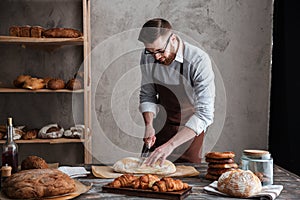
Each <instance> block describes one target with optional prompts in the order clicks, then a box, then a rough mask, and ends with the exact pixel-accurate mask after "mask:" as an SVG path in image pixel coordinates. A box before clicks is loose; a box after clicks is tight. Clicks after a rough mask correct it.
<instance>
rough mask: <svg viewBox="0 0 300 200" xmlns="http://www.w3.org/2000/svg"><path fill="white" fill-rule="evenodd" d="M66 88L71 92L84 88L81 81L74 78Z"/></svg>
mask: <svg viewBox="0 0 300 200" xmlns="http://www.w3.org/2000/svg"><path fill="white" fill-rule="evenodd" d="M66 88H67V89H69V90H79V89H81V88H82V84H81V81H80V80H78V79H75V78H72V79H70V80H69V81H68V82H67V85H66Z"/></svg>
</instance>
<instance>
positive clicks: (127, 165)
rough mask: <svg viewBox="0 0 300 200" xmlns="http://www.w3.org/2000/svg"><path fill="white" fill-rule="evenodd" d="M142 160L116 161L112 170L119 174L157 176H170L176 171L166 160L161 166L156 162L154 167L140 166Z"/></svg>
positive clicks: (130, 158) (127, 159) (129, 158)
mask: <svg viewBox="0 0 300 200" xmlns="http://www.w3.org/2000/svg"><path fill="white" fill-rule="evenodd" d="M142 161H143V160H142V158H135V157H127V158H123V159H121V160H119V161H117V162H116V163H115V164H114V165H113V169H114V171H116V172H121V173H133V174H159V175H167V174H172V173H174V172H175V171H176V167H175V165H174V164H173V163H172V162H171V161H169V160H166V161H165V162H164V163H163V165H162V166H160V162H159V161H158V162H157V163H156V164H155V165H154V166H146V165H144V164H143V165H140V164H141V163H142Z"/></svg>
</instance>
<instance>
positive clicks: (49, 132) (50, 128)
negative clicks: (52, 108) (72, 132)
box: [38, 124, 64, 138]
mask: <svg viewBox="0 0 300 200" xmlns="http://www.w3.org/2000/svg"><path fill="white" fill-rule="evenodd" d="M63 133H64V129H63V128H62V127H60V126H58V125H57V124H49V125H47V126H44V127H43V128H41V130H40V131H39V133H38V137H39V138H61V137H62V136H63Z"/></svg>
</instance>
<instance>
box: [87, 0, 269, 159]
mask: <svg viewBox="0 0 300 200" xmlns="http://www.w3.org/2000/svg"><path fill="white" fill-rule="evenodd" d="M272 6H273V2H272V0H251V1H245V0H201V1H199V0H186V1H179V0H176V1H171V0H166V1H161V0H153V1H146V0H131V1H126V2H125V1H121V0H112V1H97V0H92V1H91V35H92V50H93V51H92V55H91V56H92V74H93V75H92V90H93V95H92V119H93V121H92V129H93V134H94V135H93V155H94V162H102V163H112V162H114V161H116V160H117V159H119V158H122V157H124V156H138V155H139V151H140V150H141V147H142V139H141V137H142V136H143V120H142V117H141V114H140V113H139V111H138V94H139V84H140V72H139V66H138V65H139V58H140V52H141V50H142V48H143V45H142V44H141V43H139V42H138V41H137V40H136V38H137V35H138V32H139V28H140V27H141V26H142V25H143V24H144V22H145V21H147V20H148V19H150V18H154V17H163V18H166V19H167V20H169V21H170V22H171V23H172V24H173V27H174V30H175V32H176V33H178V34H179V35H180V36H181V37H183V38H184V39H185V40H188V41H189V42H191V43H193V44H196V45H198V46H200V47H202V48H203V49H204V50H205V51H207V52H208V54H209V55H210V56H211V59H212V60H213V62H214V71H215V74H216V88H217V97H216V113H215V115H216V117H215V122H214V124H213V125H212V126H211V127H210V128H209V130H208V133H207V137H206V141H205V144H206V145H205V149H204V150H205V152H206V151H209V150H218V151H234V152H236V154H237V161H238V158H239V157H240V155H241V153H242V150H243V149H247V148H255V149H267V148H268V118H269V116H268V115H269V88H270V69H271V66H270V59H271V56H270V52H271V40H272V37H271V35H272V9H273V7H272Z"/></svg>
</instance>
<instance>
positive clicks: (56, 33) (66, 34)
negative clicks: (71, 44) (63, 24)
mask: <svg viewBox="0 0 300 200" xmlns="http://www.w3.org/2000/svg"><path fill="white" fill-rule="evenodd" d="M44 36H45V37H48V38H77V37H80V36H82V33H81V32H80V31H78V30H75V29H71V28H52V29H48V30H45V31H44Z"/></svg>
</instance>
